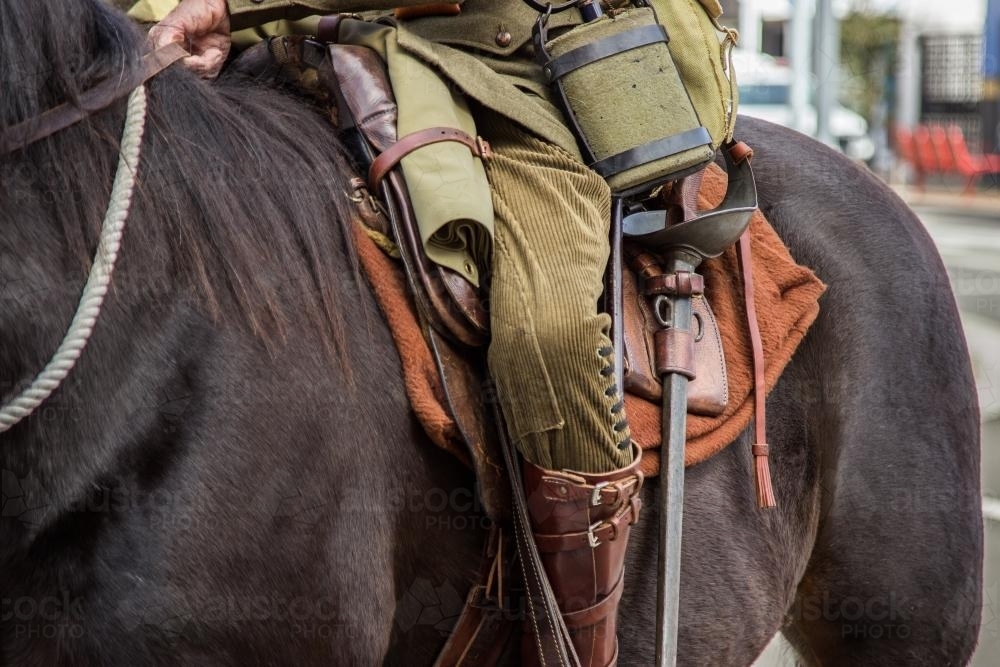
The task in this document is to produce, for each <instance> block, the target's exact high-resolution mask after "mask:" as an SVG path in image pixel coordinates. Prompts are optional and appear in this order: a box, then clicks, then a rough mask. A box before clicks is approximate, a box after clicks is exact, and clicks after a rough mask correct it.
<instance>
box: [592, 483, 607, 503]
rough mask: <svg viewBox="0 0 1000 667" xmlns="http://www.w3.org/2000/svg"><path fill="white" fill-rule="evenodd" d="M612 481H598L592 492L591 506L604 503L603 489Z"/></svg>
mask: <svg viewBox="0 0 1000 667" xmlns="http://www.w3.org/2000/svg"><path fill="white" fill-rule="evenodd" d="M610 483H611V482H598V483H597V484H595V485H594V490H593V491H591V492H590V506H591V507H597V506H599V505H602V504H603V503H601V490H602V489H604V488H605V487H607V486H608V484H610Z"/></svg>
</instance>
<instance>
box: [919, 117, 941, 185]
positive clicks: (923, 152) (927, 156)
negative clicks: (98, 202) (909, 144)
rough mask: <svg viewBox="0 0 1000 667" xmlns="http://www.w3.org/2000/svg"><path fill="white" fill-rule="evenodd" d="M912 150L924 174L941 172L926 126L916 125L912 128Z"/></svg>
mask: <svg viewBox="0 0 1000 667" xmlns="http://www.w3.org/2000/svg"><path fill="white" fill-rule="evenodd" d="M913 148H914V150H915V152H916V154H917V163H918V164H919V165H920V168H921V169H922V170H923V172H924V173H925V174H937V173H940V172H941V167H940V165H939V164H938V159H937V154H936V153H935V152H934V144H933V143H932V142H931V133H930V130H928V129H927V127H926V126H924V125H917V126H916V127H915V128H913Z"/></svg>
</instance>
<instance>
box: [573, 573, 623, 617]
mask: <svg viewBox="0 0 1000 667" xmlns="http://www.w3.org/2000/svg"><path fill="white" fill-rule="evenodd" d="M624 589H625V570H624V569H623V570H622V576H621V577H620V578H619V579H618V583H617V584H615V587H614V589H613V590H612V591H611V593H609V594H608V596H607V597H605V598H604V599H603V600H601V601H600V602H598V603H597V604H595V605H593V606H591V607H587V608H586V609H581V610H579V611H571V612H568V613H566V614H563V618H564V619H566V627H569V628H586V627H590V626H591V625H596V624H597V623H599V622H600V621H603V620H604V619H605V618H607V617H608V616H610V615H611V614H613V613H614V612H615V610H616V609H618V601H619V600H621V599H622V591H623V590H624Z"/></svg>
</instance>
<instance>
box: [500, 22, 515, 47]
mask: <svg viewBox="0 0 1000 667" xmlns="http://www.w3.org/2000/svg"><path fill="white" fill-rule="evenodd" d="M513 41H514V36H513V35H511V34H510V33H509V32H507V31H506V30H505V29H504V28H503V27H502V26H501V27H500V30H499V31H498V32H497V37H496V43H497V46H499V47H500V48H503V49H506V48H507V47H508V46H510V43H511V42H513Z"/></svg>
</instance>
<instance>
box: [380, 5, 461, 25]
mask: <svg viewBox="0 0 1000 667" xmlns="http://www.w3.org/2000/svg"><path fill="white" fill-rule="evenodd" d="M461 13H462V6H461V5H460V4H459V3H457V2H429V3H427V4H426V5H414V6H413V7H397V8H396V10H395V11H394V12H393V16H395V17H396V19H398V20H400V21H408V20H410V19H422V18H424V17H425V16H458V15H459V14H461Z"/></svg>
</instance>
